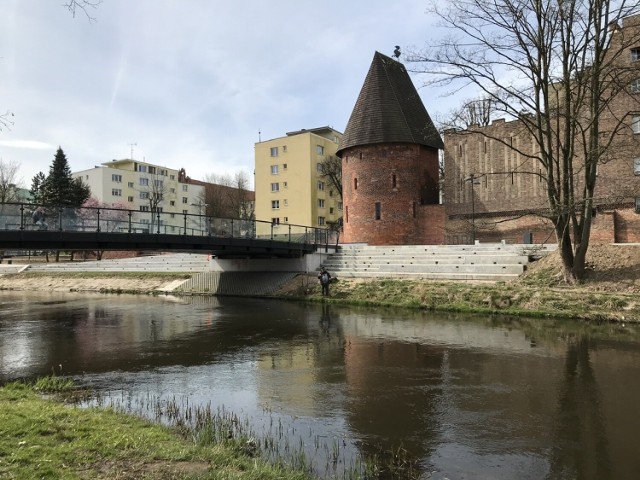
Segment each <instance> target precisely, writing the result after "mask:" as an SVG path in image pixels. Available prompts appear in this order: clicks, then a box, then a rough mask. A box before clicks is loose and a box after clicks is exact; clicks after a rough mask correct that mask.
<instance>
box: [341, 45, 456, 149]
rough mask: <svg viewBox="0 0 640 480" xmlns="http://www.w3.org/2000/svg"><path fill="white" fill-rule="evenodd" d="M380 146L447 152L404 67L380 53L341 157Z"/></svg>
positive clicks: (350, 125) (358, 103) (359, 103)
mask: <svg viewBox="0 0 640 480" xmlns="http://www.w3.org/2000/svg"><path fill="white" fill-rule="evenodd" d="M376 143H415V144H419V145H425V146H427V147H433V148H444V144H443V143H442V138H440V134H439V133H438V130H437V129H436V127H435V125H434V124H433V122H432V121H431V118H430V117H429V114H428V113H427V109H426V108H425V107H424V105H423V103H422V100H421V99H420V96H419V95H418V91H417V90H416V88H415V87H414V85H413V83H412V82H411V78H409V74H408V73H407V70H406V69H405V68H404V65H403V64H402V63H400V62H397V61H395V60H393V59H392V58H390V57H387V56H386V55H383V54H381V53H380V52H376V53H375V55H374V56H373V62H371V67H370V68H369V73H367V78H365V81H364V85H363V86H362V90H360V95H359V96H358V100H357V101H356V106H355V107H354V108H353V112H351V117H350V118H349V122H348V123H347V128H346V129H345V132H344V136H343V137H342V140H341V141H340V145H339V147H338V151H337V155H338V156H342V151H344V150H345V149H347V148H350V147H356V146H362V145H371V144H376Z"/></svg>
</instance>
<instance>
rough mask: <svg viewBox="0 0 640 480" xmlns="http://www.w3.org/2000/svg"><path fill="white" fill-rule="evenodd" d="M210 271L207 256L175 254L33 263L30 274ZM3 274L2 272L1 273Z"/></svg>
mask: <svg viewBox="0 0 640 480" xmlns="http://www.w3.org/2000/svg"><path fill="white" fill-rule="evenodd" d="M207 270H209V256H208V255H206V254H193V253H174V254H168V255H151V256H144V257H133V258H119V259H112V260H100V261H78V262H61V263H55V262H49V263H33V264H30V265H29V268H28V269H27V271H28V272H45V273H53V272H175V273H182V272H187V273H196V272H204V271H207ZM0 273H1V272H0Z"/></svg>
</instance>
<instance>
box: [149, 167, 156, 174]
mask: <svg viewBox="0 0 640 480" xmlns="http://www.w3.org/2000/svg"><path fill="white" fill-rule="evenodd" d="M149 173H152V174H154V175H155V174H156V167H149Z"/></svg>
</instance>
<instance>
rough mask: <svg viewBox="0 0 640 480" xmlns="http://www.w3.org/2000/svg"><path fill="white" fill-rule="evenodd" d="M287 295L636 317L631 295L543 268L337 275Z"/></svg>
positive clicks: (639, 305) (639, 309) (639, 317)
mask: <svg viewBox="0 0 640 480" xmlns="http://www.w3.org/2000/svg"><path fill="white" fill-rule="evenodd" d="M286 296H288V297H293V298H297V299H305V300H307V301H321V302H330V303H339V304H349V305H362V306H390V307H403V308H413V309H425V310H438V311H450V312H470V313H489V314H495V313H500V314H505V315H520V316H536V317H546V316H548V317H558V318H572V319H583V320H593V321H625V322H639V321H640V302H639V301H638V298H637V295H632V294H625V293H615V292H596V291H591V290H589V289H588V288H584V286H580V285H579V286H575V287H571V288H569V287H566V286H559V284H558V282H557V278H556V277H555V276H553V275H551V274H550V272H548V271H544V270H543V271H541V272H540V274H539V275H537V276H535V277H534V276H530V277H527V278H526V279H524V280H523V281H515V282H509V283H506V282H497V283H491V282H487V283H479V282H478V283H466V282H453V281H452V282H437V281H421V280H403V279H370V280H367V281H358V280H350V279H341V280H340V281H339V282H336V283H333V284H332V285H331V296H330V297H329V298H323V297H322V296H321V292H320V287H319V286H318V285H317V284H313V283H311V284H309V285H308V286H307V287H306V289H305V290H302V289H299V290H297V291H293V292H290V293H289V294H288V295H286Z"/></svg>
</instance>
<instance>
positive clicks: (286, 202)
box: [284, 198, 289, 207]
mask: <svg viewBox="0 0 640 480" xmlns="http://www.w3.org/2000/svg"><path fill="white" fill-rule="evenodd" d="M284 206H285V207H287V206H289V200H287V199H286V198H285V199H284Z"/></svg>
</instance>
